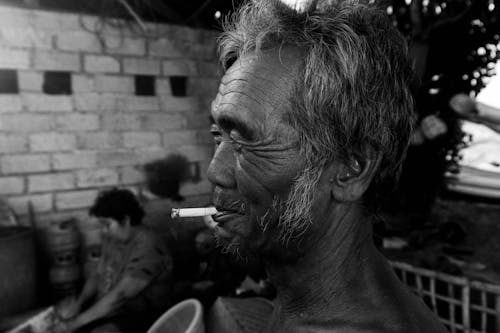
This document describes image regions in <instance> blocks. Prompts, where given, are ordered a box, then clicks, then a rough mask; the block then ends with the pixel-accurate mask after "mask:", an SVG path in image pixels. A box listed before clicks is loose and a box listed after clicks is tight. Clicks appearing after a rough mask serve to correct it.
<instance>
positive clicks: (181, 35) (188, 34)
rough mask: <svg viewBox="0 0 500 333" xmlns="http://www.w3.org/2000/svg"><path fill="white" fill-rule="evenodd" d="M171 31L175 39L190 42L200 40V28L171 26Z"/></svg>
mask: <svg viewBox="0 0 500 333" xmlns="http://www.w3.org/2000/svg"><path fill="white" fill-rule="evenodd" d="M172 30H173V31H172V33H173V35H174V36H176V38H177V39H180V40H183V41H188V42H192V43H199V42H201V41H202V37H203V36H202V34H201V32H202V30H198V29H193V28H190V27H185V26H179V25H176V26H172Z"/></svg>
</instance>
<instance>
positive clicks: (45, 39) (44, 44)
mask: <svg viewBox="0 0 500 333" xmlns="http://www.w3.org/2000/svg"><path fill="white" fill-rule="evenodd" d="M0 44H1V45H4V46H8V47H14V48H36V49H51V48H52V34H51V33H50V32H49V31H47V30H43V29H36V28H34V27H27V26H25V27H16V26H9V27H7V26H2V27H0Z"/></svg>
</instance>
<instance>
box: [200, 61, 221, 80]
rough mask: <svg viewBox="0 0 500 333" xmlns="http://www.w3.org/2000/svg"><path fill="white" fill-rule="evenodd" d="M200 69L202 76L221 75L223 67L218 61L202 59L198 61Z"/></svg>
mask: <svg viewBox="0 0 500 333" xmlns="http://www.w3.org/2000/svg"><path fill="white" fill-rule="evenodd" d="M198 71H199V73H200V76H204V77H220V75H221V69H220V67H219V65H217V63H214V62H206V61H200V62H198Z"/></svg>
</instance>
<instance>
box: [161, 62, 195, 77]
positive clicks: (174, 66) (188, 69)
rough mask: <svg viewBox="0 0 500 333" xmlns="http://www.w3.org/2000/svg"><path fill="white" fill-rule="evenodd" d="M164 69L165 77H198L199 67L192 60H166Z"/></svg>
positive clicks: (163, 64) (163, 65)
mask: <svg viewBox="0 0 500 333" xmlns="http://www.w3.org/2000/svg"><path fill="white" fill-rule="evenodd" d="M162 69H163V75H165V76H198V66H197V64H196V62H194V61H190V60H164V61H163V62H162Z"/></svg>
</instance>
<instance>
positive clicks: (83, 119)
mask: <svg viewBox="0 0 500 333" xmlns="http://www.w3.org/2000/svg"><path fill="white" fill-rule="evenodd" d="M56 129H58V130H61V131H94V130H97V129H99V116H98V115H95V114H74V113H73V114H68V115H64V116H59V117H57V118H56Z"/></svg>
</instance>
